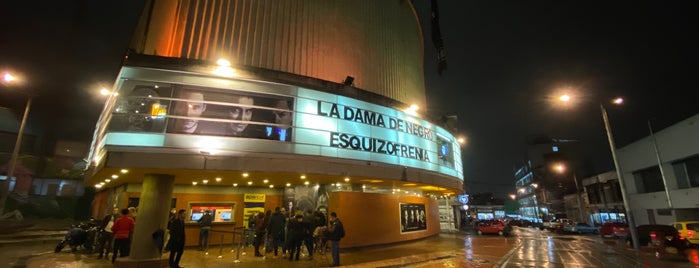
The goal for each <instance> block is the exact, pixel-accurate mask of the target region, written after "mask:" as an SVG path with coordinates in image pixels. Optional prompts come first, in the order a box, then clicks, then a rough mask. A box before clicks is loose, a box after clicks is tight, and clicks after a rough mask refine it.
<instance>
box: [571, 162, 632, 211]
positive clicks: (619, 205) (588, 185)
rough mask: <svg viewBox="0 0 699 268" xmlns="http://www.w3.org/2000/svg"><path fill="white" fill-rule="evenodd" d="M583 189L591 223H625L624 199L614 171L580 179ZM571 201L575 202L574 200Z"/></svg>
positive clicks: (586, 209)
mask: <svg viewBox="0 0 699 268" xmlns="http://www.w3.org/2000/svg"><path fill="white" fill-rule="evenodd" d="M581 183H582V185H583V188H584V189H585V192H584V193H585V194H584V199H583V200H586V201H587V202H586V204H585V210H584V211H585V212H586V213H587V215H588V217H589V220H590V222H591V223H592V224H593V225H602V224H604V223H605V222H624V223H626V213H625V210H624V200H623V199H622V196H621V188H620V186H619V180H618V178H617V176H616V171H614V170H612V171H608V172H605V173H602V174H599V175H595V176H592V177H588V178H584V179H582V181H581ZM571 202H575V203H577V201H576V200H571Z"/></svg>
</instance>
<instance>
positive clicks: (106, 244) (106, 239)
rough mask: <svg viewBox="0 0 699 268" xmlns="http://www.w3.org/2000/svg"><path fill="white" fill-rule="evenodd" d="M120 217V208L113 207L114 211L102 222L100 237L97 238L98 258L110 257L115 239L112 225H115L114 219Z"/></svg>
mask: <svg viewBox="0 0 699 268" xmlns="http://www.w3.org/2000/svg"><path fill="white" fill-rule="evenodd" d="M118 217H119V208H116V207H115V208H114V209H112V213H111V214H108V215H107V216H105V217H104V219H102V224H101V225H100V229H99V237H98V238H97V252H98V253H99V255H98V256H97V258H98V259H101V258H102V257H104V258H106V259H109V252H110V251H112V244H113V242H114V241H113V240H114V232H112V226H114V221H115V220H116V219H118Z"/></svg>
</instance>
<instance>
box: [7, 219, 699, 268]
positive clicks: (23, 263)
mask: <svg viewBox="0 0 699 268" xmlns="http://www.w3.org/2000/svg"><path fill="white" fill-rule="evenodd" d="M53 246H55V245H53V244H36V245H24V246H14V247H2V248H0V260H1V261H0V262H1V263H0V267H51V268H53V267H71V268H72V267H90V268H101V267H105V268H106V267H112V265H111V263H109V262H108V261H106V260H98V259H96V258H95V257H96V256H95V255H94V254H82V253H70V252H69V250H68V249H66V250H64V251H63V252H61V253H58V254H54V253H52V252H51V250H52V249H53ZM13 252H14V253H13ZM219 253H220V255H221V257H220V258H219ZM686 254H687V256H686V257H682V258H681V257H674V256H659V257H658V256H656V255H655V253H654V252H652V251H650V250H648V249H642V250H632V249H629V248H627V247H626V246H625V245H624V244H623V243H621V242H620V241H617V240H614V239H602V238H600V237H599V236H596V235H567V234H554V233H551V232H548V231H540V230H538V229H533V228H517V227H515V228H514V232H513V236H511V237H500V236H497V235H480V236H479V235H476V234H474V233H473V232H455V233H442V234H440V235H438V236H435V237H431V238H427V239H421V240H418V241H414V242H409V243H401V244H392V245H383V246H373V247H367V248H358V249H346V250H343V251H342V253H341V263H342V265H343V266H344V267H383V268H389V267H420V268H423V267H425V268H426V267H498V268H500V267H663V268H675V267H695V268H698V267H699V257H698V255H697V250H696V249H691V250H688V251H687V252H686ZM163 257H164V258H167V255H163ZM329 258H330V256H329V254H326V255H320V254H316V255H315V256H314V258H313V259H308V258H305V259H304V258H302V260H300V261H298V262H289V261H288V260H286V259H284V258H281V256H280V257H278V258H274V257H272V256H268V257H267V258H255V257H253V256H252V249H251V248H248V247H245V248H243V249H242V251H240V252H238V251H236V250H235V249H234V248H231V247H230V246H229V247H223V248H220V249H219V248H217V247H215V246H213V247H212V248H211V249H210V250H209V254H206V252H201V251H196V250H195V249H187V250H186V251H185V255H184V257H183V260H182V263H180V265H181V266H183V267H187V268H190V267H217V268H218V267H327V266H328V265H329V264H330V262H329Z"/></svg>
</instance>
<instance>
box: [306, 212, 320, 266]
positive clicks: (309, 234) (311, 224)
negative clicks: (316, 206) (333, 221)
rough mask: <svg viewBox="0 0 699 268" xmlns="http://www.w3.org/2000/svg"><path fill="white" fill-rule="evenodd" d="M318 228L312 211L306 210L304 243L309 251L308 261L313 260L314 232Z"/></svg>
mask: <svg viewBox="0 0 699 268" xmlns="http://www.w3.org/2000/svg"><path fill="white" fill-rule="evenodd" d="M316 227H318V226H317V225H316V222H315V217H314V216H313V210H312V209H310V208H309V209H306V213H304V214H303V243H304V244H306V250H308V259H313V231H314V230H315V229H316Z"/></svg>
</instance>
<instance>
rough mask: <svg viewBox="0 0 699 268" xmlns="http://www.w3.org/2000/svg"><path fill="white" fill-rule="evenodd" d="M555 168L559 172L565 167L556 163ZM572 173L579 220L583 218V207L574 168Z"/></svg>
mask: <svg viewBox="0 0 699 268" xmlns="http://www.w3.org/2000/svg"><path fill="white" fill-rule="evenodd" d="M556 169H557V170H558V171H559V172H560V173H563V171H564V170H565V167H564V166H563V165H558V166H556ZM572 173H573V182H575V195H576V196H577V198H578V215H580V220H585V219H584V218H583V209H582V206H583V202H582V198H581V197H580V188H579V187H578V176H576V175H575V170H573V172H572ZM585 221H587V220H585Z"/></svg>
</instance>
